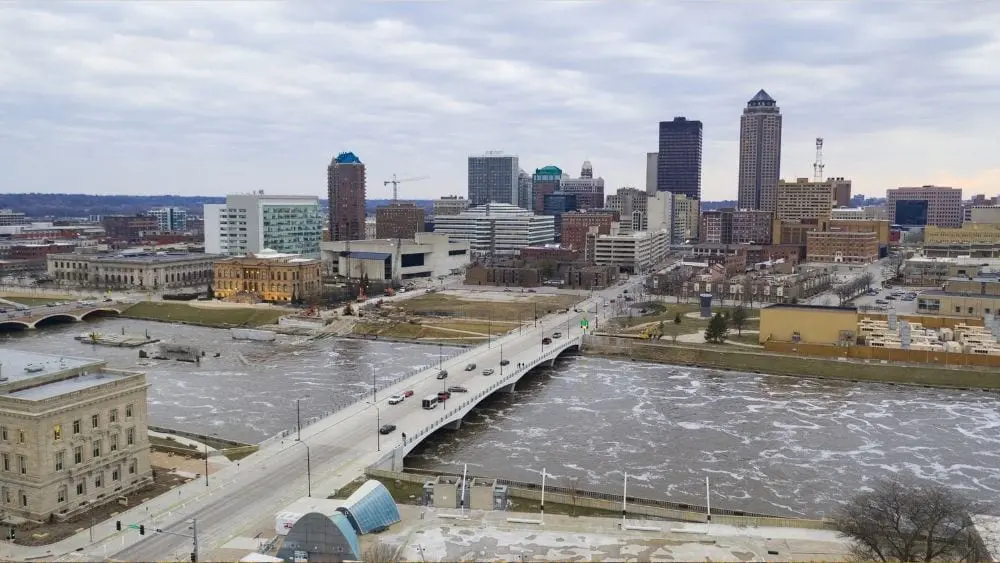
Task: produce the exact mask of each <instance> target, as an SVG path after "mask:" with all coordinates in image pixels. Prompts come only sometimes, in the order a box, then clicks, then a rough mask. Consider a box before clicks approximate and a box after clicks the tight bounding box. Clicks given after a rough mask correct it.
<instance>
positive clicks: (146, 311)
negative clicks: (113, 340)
mask: <svg viewBox="0 0 1000 563" xmlns="http://www.w3.org/2000/svg"><path fill="white" fill-rule="evenodd" d="M287 314H289V311H287V310H285V309H279V308H267V309H262V308H257V307H224V308H223V307H198V306H195V305H191V304H188V303H173V302H162V301H141V302H139V303H136V304H134V305H132V306H130V307H128V308H127V309H125V310H124V311H122V313H121V315H120V316H122V317H124V318H128V319H141V320H144V321H159V322H165V323H173V324H186V325H194V326H204V327H210V328H236V327H257V326H262V325H273V324H277V322H278V319H280V318H281V317H282V316H284V315H287Z"/></svg>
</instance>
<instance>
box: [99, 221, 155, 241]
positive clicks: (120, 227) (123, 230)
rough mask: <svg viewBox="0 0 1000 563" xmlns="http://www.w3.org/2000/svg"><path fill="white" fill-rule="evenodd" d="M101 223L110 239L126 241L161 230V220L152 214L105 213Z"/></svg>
mask: <svg viewBox="0 0 1000 563" xmlns="http://www.w3.org/2000/svg"><path fill="white" fill-rule="evenodd" d="M101 224H102V225H103V227H104V233H105V236H107V237H108V238H109V239H112V240H120V241H126V242H127V241H138V240H142V239H143V238H145V237H147V236H149V235H151V234H153V233H158V232H160V222H159V220H157V218H156V217H153V216H152V215H105V216H104V217H102V218H101Z"/></svg>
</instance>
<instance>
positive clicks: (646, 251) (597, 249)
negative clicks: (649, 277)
mask: <svg viewBox="0 0 1000 563" xmlns="http://www.w3.org/2000/svg"><path fill="white" fill-rule="evenodd" d="M669 248H670V233H669V232H668V231H666V230H657V231H638V232H633V233H612V234H609V235H600V236H598V237H597V240H596V241H595V245H594V262H595V263H596V264H598V265H602V266H603V265H608V266H618V267H619V268H621V269H622V270H626V271H630V272H632V273H633V274H637V273H642V272H647V271H649V270H650V269H651V268H652V267H653V266H655V265H656V264H657V263H659V262H661V261H662V260H663V259H664V258H665V257H666V255H667V251H668V250H669Z"/></svg>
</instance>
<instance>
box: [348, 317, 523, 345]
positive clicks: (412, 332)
mask: <svg viewBox="0 0 1000 563" xmlns="http://www.w3.org/2000/svg"><path fill="white" fill-rule="evenodd" d="M515 326H517V325H516V323H514V324H511V323H507V322H496V323H492V326H491V325H490V323H488V322H483V321H480V320H463V319H449V320H446V321H440V322H437V321H435V320H434V319H427V320H424V321H422V324H413V323H409V322H393V323H377V322H366V321H361V322H358V323H357V324H356V325H354V334H369V335H375V334H377V335H379V336H384V337H386V338H405V339H414V340H417V339H423V340H428V339H430V340H433V339H441V341H442V342H448V341H453V342H458V343H474V342H478V341H480V340H486V334H487V332H491V333H492V334H493V336H500V335H502V334H504V333H506V332H507V331H509V330H511V329H512V328H514V327H515ZM436 327H440V328H436ZM469 333H475V334H469Z"/></svg>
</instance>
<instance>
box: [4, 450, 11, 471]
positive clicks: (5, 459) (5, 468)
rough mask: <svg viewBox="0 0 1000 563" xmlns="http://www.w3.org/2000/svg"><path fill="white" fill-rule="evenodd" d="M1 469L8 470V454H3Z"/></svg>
mask: <svg viewBox="0 0 1000 563" xmlns="http://www.w3.org/2000/svg"><path fill="white" fill-rule="evenodd" d="M3 470H4V471H10V454H3Z"/></svg>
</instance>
